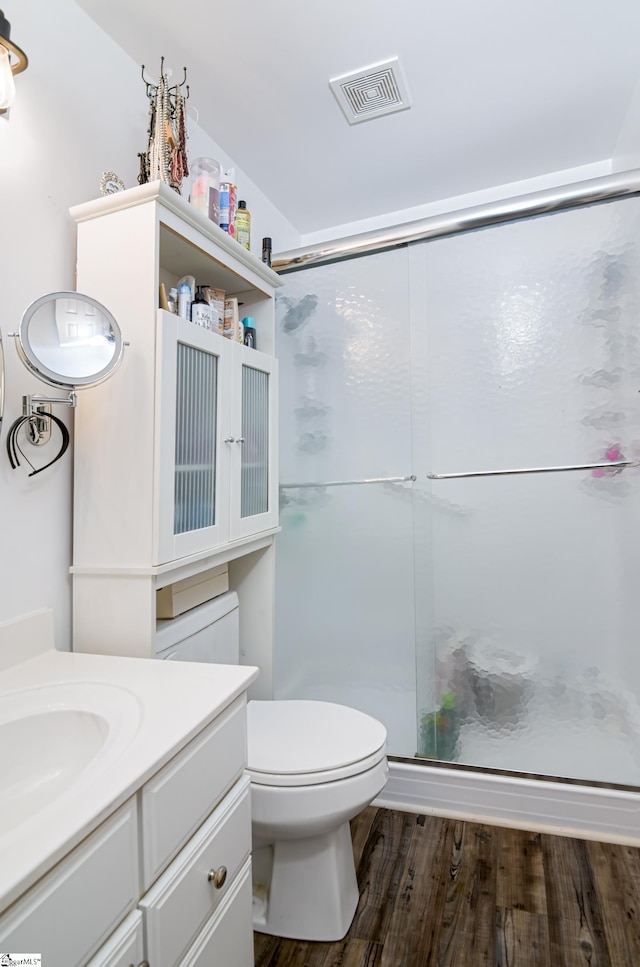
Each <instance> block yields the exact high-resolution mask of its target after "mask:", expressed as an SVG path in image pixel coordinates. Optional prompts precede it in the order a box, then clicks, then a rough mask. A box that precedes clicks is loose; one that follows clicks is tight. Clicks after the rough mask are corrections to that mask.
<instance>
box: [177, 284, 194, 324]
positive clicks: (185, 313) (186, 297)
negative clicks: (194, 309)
mask: <svg viewBox="0 0 640 967" xmlns="http://www.w3.org/2000/svg"><path fill="white" fill-rule="evenodd" d="M178 315H179V316H180V318H181V319H190V318H191V286H190V285H189V283H188V282H181V283H180V285H179V286H178Z"/></svg>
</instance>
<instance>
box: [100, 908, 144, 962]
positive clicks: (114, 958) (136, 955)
mask: <svg viewBox="0 0 640 967" xmlns="http://www.w3.org/2000/svg"><path fill="white" fill-rule="evenodd" d="M143 959H144V943H143V933H142V914H141V913H140V911H139V910H134V911H133V913H130V914H129V916H128V917H127V918H126V920H125V921H124V923H122V924H121V925H120V926H119V927H118V929H117V930H116V931H115V933H112V934H111V936H110V937H109V939H108V940H107V941H106V943H104V944H103V945H102V947H100V950H99V951H98V953H97V954H96V955H95V957H92V958H91V960H90V961H89V963H88V964H87V967H138V965H139V964H140V963H141V962H142V960H143Z"/></svg>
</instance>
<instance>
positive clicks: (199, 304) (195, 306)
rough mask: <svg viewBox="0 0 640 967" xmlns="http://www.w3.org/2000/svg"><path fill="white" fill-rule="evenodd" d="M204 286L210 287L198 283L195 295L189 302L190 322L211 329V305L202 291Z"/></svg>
mask: <svg viewBox="0 0 640 967" xmlns="http://www.w3.org/2000/svg"><path fill="white" fill-rule="evenodd" d="M204 288H210V287H209V286H203V285H199V286H198V291H197V292H196V297H195V299H194V300H193V302H192V303H191V322H195V324H196V325H197V326H202V327H203V328H204V329H211V315H212V313H211V306H210V305H209V302H208V301H207V299H206V298H205V295H204V292H203V291H202V290H203V289H204Z"/></svg>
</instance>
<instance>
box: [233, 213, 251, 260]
mask: <svg viewBox="0 0 640 967" xmlns="http://www.w3.org/2000/svg"><path fill="white" fill-rule="evenodd" d="M236 238H237V239H238V241H239V242H240V244H241V245H243V246H244V247H245V248H248V249H251V212H250V211H249V209H248V208H247V203H246V201H239V202H238V210H237V212H236Z"/></svg>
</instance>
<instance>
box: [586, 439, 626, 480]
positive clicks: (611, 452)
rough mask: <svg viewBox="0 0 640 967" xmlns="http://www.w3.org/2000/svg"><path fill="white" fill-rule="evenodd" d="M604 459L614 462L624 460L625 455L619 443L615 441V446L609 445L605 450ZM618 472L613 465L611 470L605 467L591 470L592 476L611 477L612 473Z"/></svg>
mask: <svg viewBox="0 0 640 967" xmlns="http://www.w3.org/2000/svg"><path fill="white" fill-rule="evenodd" d="M602 459H603V460H611V461H612V462H613V461H618V460H624V457H623V456H622V450H621V449H620V447H619V446H618V444H617V443H614V444H613V446H610V447H607V449H606V450H605V452H604V457H603V458H602ZM617 472H618V471H617V469H616V468H615V467H612V468H611V470H605V469H604V467H603V468H602V469H600V470H593V471H592V472H591V476H592V477H610V476H611V475H612V474H614V473H617Z"/></svg>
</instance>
